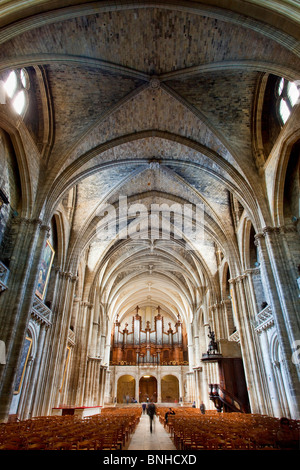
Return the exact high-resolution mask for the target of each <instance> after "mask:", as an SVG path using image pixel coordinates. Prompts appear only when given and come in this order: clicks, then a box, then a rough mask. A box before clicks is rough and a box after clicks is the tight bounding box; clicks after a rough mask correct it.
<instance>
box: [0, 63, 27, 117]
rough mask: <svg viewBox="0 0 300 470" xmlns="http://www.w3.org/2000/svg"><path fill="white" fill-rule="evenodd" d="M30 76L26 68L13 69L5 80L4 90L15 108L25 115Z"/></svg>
mask: <svg viewBox="0 0 300 470" xmlns="http://www.w3.org/2000/svg"><path fill="white" fill-rule="evenodd" d="M29 86H30V83H29V77H28V73H27V71H26V70H25V69H21V70H12V71H11V72H10V73H9V75H8V77H7V79H6V80H5V81H4V90H5V93H6V94H7V96H8V97H9V98H10V99H11V103H12V106H13V108H14V110H15V111H16V112H17V113H18V114H19V115H21V116H24V114H25V112H26V109H27V106H28V90H29Z"/></svg>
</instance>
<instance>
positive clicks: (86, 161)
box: [0, 1, 300, 322]
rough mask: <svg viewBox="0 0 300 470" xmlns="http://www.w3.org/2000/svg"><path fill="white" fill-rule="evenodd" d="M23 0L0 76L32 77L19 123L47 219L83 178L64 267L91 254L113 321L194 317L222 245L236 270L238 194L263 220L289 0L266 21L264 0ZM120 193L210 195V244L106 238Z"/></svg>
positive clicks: (287, 63)
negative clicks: (108, 213)
mask: <svg viewBox="0 0 300 470" xmlns="http://www.w3.org/2000/svg"><path fill="white" fill-rule="evenodd" d="M1 3H2V4H3V5H1ZM21 3H22V8H21V9H19V10H18V8H17V7H16V2H5V3H3V2H0V11H1V9H2V12H3V16H2V24H6V27H5V28H4V29H3V30H2V32H1V34H0V41H1V43H2V45H1V50H0V63H1V66H0V71H2V72H3V74H4V75H5V73H7V71H8V70H10V69H11V68H14V67H23V66H26V67H27V68H28V69H30V70H31V72H32V76H33V77H34V78H33V82H32V93H33V95H32V101H31V108H30V109H29V112H28V114H27V115H26V117H25V124H26V125H27V126H28V128H29V130H30V135H31V138H32V139H33V141H34V142H35V144H36V146H37V147H38V148H39V149H41V148H43V151H42V152H41V166H42V168H43V170H42V172H41V173H40V175H41V177H40V181H39V187H38V193H37V194H38V195H37V197H36V205H35V211H36V215H40V214H42V215H43V216H44V217H45V218H46V219H47V218H49V219H50V218H51V216H52V214H53V210H54V209H57V208H58V207H59V206H58V204H59V203H60V202H61V201H62V198H63V197H65V196H66V195H67V194H68V191H70V190H72V188H73V189H74V188H75V187H76V205H77V206H76V207H77V209H76V211H75V212H74V216H73V220H72V224H73V226H72V232H71V237H70V248H69V252H68V253H67V254H66V255H65V257H64V260H65V261H64V262H65V265H66V266H65V267H66V268H68V269H70V270H71V271H76V270H77V269H78V263H79V262H80V260H81V259H82V256H85V257H86V259H87V265H88V274H87V279H88V280H89V286H92V287H93V288H94V290H93V289H91V290H88V291H87V292H86V295H87V296H90V297H91V298H92V297H93V295H94V292H95V291H97V295H98V296H99V297H98V298H100V299H101V302H102V303H103V304H104V305H106V306H107V312H108V315H109V316H110V318H111V319H114V317H115V315H116V314H117V313H119V314H120V315H121V316H122V315H123V316H125V315H126V314H127V313H128V312H129V311H130V310H132V309H133V308H134V307H135V306H136V305H139V304H140V305H145V303H146V304H147V303H148V304H149V305H161V306H162V307H164V308H165V309H166V311H168V312H171V313H172V314H173V315H174V317H175V318H176V316H177V314H180V315H181V316H182V318H183V319H184V320H185V321H186V322H189V321H191V318H192V314H193V312H194V311H195V309H196V308H197V305H199V304H200V303H201V301H202V298H203V295H204V294H205V293H206V292H207V289H210V290H211V295H212V299H211V300H212V301H216V300H217V298H218V293H219V292H218V290H219V285H220V283H219V280H218V279H217V278H216V272H217V255H216V253H217V252H218V251H219V250H220V251H221V252H222V253H223V254H224V255H225V256H227V258H228V259H229V258H230V260H231V269H232V272H233V273H238V272H239V269H240V268H241V266H240V265H239V260H238V246H237V242H236V238H235V234H234V230H233V223H232V213H231V206H230V200H231V199H230V198H231V195H234V196H235V197H236V198H237V199H238V200H239V201H240V203H241V204H242V206H243V207H244V208H245V209H246V210H247V212H248V215H249V217H250V218H251V220H252V222H253V224H254V226H256V225H258V224H259V223H263V222H264V223H267V222H268V210H267V208H266V207H265V206H264V202H263V201H264V198H263V190H262V186H261V184H260V180H259V176H258V162H257V161H256V160H255V158H253V129H254V128H253V122H254V119H255V110H256V107H255V106H256V100H257V93H258V90H259V88H258V85H259V83H260V80H261V77H262V76H264V74H269V73H272V74H275V75H278V76H285V77H287V78H289V79H297V77H299V71H300V63H299V43H298V41H297V37H296V36H297V35H296V28H295V22H296V20H297V19H296V18H295V17H293V15H292V13H293V12H294V11H295V10H293V9H294V7H295V5H294V3H293V2H283V1H282V2H275V1H272V2H267V3H268V8H269V10H268V18H267V19H265V20H264V21H263V20H262V17H263V10H262V9H261V8H260V5H261V4H263V5H264V7H265V3H266V2H259V1H252V2H231V8H232V10H231V11H230V10H226V9H222V8H221V7H222V6H224V7H226V6H227V5H226V4H227V3H228V2H221V1H219V2H206V3H205V4H203V3H202V2H176V4H175V3H173V2H134V1H132V2H130V3H128V2H122V1H120V2H89V3H88V4H84V2H79V1H78V2H51V4H52V6H51V8H52V7H53V11H52V12H47V8H49V5H50V2H39V1H31V2H26V5H25V3H24V2H18V4H21ZM117 3H118V4H117ZM279 3H280V5H279ZM241 4H244V6H245V11H247V14H245V15H243V14H242V12H241V11H240V8H239V7H240V6H241ZM10 7H11V8H14V10H10ZM279 7H280V8H279ZM251 8H252V10H251ZM13 11H14V15H15V16H13ZM251 11H252V13H253V16H252V17H251V15H250V13H251ZM16 12H17V13H16ZM31 15H33V16H31ZM280 18H281V19H282V22H281V26H282V31H281V33H280V34H279V33H278V29H277V30H276V29H275V27H276V28H278V27H279V26H278V25H279V23H280V21H279V20H280ZM12 19H13V20H14V21H12ZM288 26H290V28H289V27H288ZM289 32H290V34H289ZM4 75H3V76H4ZM33 98H34V99H33ZM41 121H42V122H43V126H42V125H41ZM46 131H47V132H46ZM45 136H46V140H47V145H46V146H42V144H41V142H43V139H45ZM120 195H123V196H126V197H127V198H128V201H129V202H130V204H143V205H144V206H145V207H147V209H148V210H150V208H151V204H152V203H157V204H162V203H163V202H165V203H168V204H170V205H171V204H173V203H178V204H181V205H184V204H194V205H197V204H204V208H205V215H204V222H205V227H204V238H203V240H201V243H199V244H198V245H197V246H196V247H194V249H193V250H187V245H186V242H187V240H185V239H184V237H183V238H182V239H181V240H178V239H175V238H174V237H173V234H172V236H171V237H170V239H168V240H154V241H152V242H151V240H145V239H139V240H134V239H126V240H118V239H117V238H118V237H116V238H115V239H112V240H111V239H110V240H108V241H104V240H102V239H99V236H98V235H99V232H98V229H99V224H100V223H101V216H100V215H99V211H100V209H99V208H100V207H101V204H103V203H105V202H106V203H109V204H110V205H111V206H113V207H114V208H115V210H116V211H117V213H118V210H119V206H118V205H119V198H120ZM257 199H259V200H261V206H260V207H257V204H256V202H255V201H256V200H257ZM92 293H93V294H92Z"/></svg>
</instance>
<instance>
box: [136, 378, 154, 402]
mask: <svg viewBox="0 0 300 470" xmlns="http://www.w3.org/2000/svg"><path fill="white" fill-rule="evenodd" d="M143 401H145V402H147V401H154V402H156V401H157V380H156V378H155V377H153V376H152V375H144V376H143V377H141V379H140V391H139V402H140V403H142V402H143Z"/></svg>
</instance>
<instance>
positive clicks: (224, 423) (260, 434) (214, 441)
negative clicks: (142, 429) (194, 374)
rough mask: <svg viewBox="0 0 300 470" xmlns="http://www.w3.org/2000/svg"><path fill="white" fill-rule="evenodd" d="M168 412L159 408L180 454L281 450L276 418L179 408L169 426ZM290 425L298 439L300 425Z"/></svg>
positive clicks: (291, 421)
mask: <svg viewBox="0 0 300 470" xmlns="http://www.w3.org/2000/svg"><path fill="white" fill-rule="evenodd" d="M166 411H168V408H166V407H159V408H158V416H159V419H160V421H161V423H162V424H163V425H164V426H165V427H166V428H167V430H168V432H169V433H170V434H171V437H172V439H173V441H174V444H175V446H176V448H177V450H217V449H223V450H226V449H227V450H231V449H232V450H234V449H238V450H239V449H241V450H254V449H255V450H256V449H258V450H259V449H264V450H271V449H273V450H275V449H278V441H277V433H278V431H279V428H280V420H279V419H277V418H273V417H269V416H264V415H257V414H244V413H218V412H217V411H207V412H206V413H205V414H204V415H203V414H201V413H200V410H199V409H195V408H180V407H178V408H174V411H175V415H170V416H169V418H168V423H166V422H165V413H166ZM290 425H291V426H292V428H293V429H294V431H295V434H297V435H299V427H300V426H299V421H296V420H290ZM299 450H300V443H299Z"/></svg>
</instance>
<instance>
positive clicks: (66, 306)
mask: <svg viewBox="0 0 300 470" xmlns="http://www.w3.org/2000/svg"><path fill="white" fill-rule="evenodd" d="M76 280H77V277H75V276H73V275H72V273H69V272H63V271H61V270H59V269H57V270H56V288H55V294H56V295H55V297H54V303H53V309H52V313H53V317H52V318H53V322H52V327H51V330H50V334H49V335H48V338H47V346H48V348H47V350H46V355H47V356H46V362H45V369H46V370H45V378H44V393H43V401H42V403H41V405H40V407H41V408H40V410H39V412H40V413H41V414H43V415H49V414H51V409H52V408H53V407H56V406H59V405H60V400H61V391H62V390H61V386H62V380H63V375H64V368H65V361H66V351H67V345H68V335H69V327H70V321H71V316H72V306H73V299H74V291H75V283H76ZM69 367H70V364H69ZM68 395H69V393H68Z"/></svg>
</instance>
